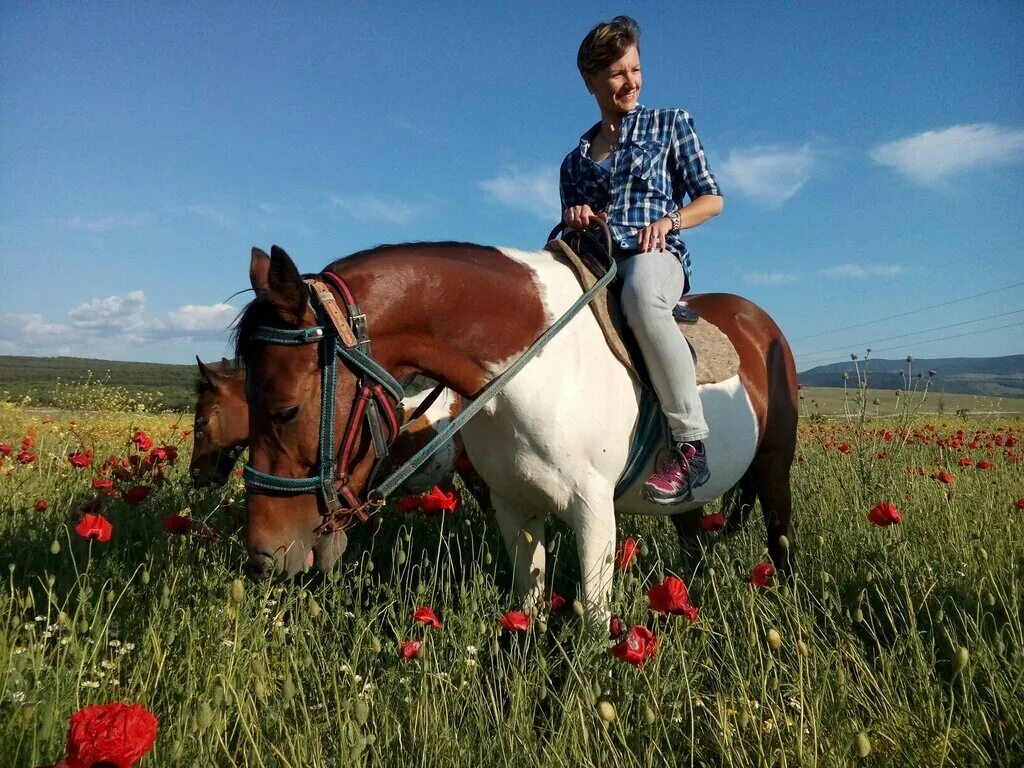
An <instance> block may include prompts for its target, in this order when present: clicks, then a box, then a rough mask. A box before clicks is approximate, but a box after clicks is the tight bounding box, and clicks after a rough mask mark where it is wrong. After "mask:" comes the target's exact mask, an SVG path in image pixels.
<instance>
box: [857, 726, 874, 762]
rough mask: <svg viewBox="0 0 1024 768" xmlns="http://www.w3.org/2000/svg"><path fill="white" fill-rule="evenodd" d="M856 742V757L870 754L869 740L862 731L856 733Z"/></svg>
mask: <svg viewBox="0 0 1024 768" xmlns="http://www.w3.org/2000/svg"><path fill="white" fill-rule="evenodd" d="M856 742H857V743H856V747H857V757H860V758H865V757H867V756H868V755H870V754H871V740H870V739H869V738H868V735H867V734H866V733H864V731H861V732H860V733H858V734H857V739H856Z"/></svg>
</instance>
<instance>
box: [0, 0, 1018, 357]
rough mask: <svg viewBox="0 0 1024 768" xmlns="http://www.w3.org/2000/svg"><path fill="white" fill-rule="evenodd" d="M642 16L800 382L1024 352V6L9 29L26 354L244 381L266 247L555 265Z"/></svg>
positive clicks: (698, 238) (242, 14) (8, 326)
mask: <svg viewBox="0 0 1024 768" xmlns="http://www.w3.org/2000/svg"><path fill="white" fill-rule="evenodd" d="M618 13H631V14H632V15H633V16H635V18H636V19H637V21H638V22H639V23H640V26H641V29H642V36H641V45H640V51H641V61H642V66H643V70H644V86H643V90H642V92H641V95H640V101H641V103H643V104H644V105H646V106H648V107H659V108H668V107H681V108H684V109H686V110H687V111H688V112H689V113H690V114H691V115H692V116H693V118H694V122H695V126H696V130H697V133H698V135H699V136H700V138H701V141H702V142H703V144H704V147H705V151H706V154H707V157H708V158H709V160H710V163H711V167H712V169H713V171H714V172H715V174H716V176H717V177H718V179H719V181H720V183H721V186H722V189H723V194H724V196H725V210H724V212H723V213H722V215H721V216H719V217H717V218H716V219H713V220H712V221H710V222H708V223H706V224H704V225H702V226H701V227H699V228H698V229H695V230H690V231H688V232H687V235H686V240H687V244H688V247H689V248H690V251H691V253H692V260H693V267H694V272H693V275H692V284H693V290H694V291H696V292H709V291H725V292H732V293H738V294H742V295H744V296H746V297H748V298H750V299H751V300H753V301H754V302H756V303H758V304H760V305H761V306H762V307H763V308H765V309H766V310H767V311H768V312H769V313H770V314H771V315H772V316H773V317H774V318H775V319H776V321H777V322H778V323H779V325H780V326H781V328H782V329H783V331H784V332H785V334H786V336H787V337H788V338H789V340H790V343H791V346H792V347H793V349H794V352H795V354H796V357H797V365H798V368H799V369H801V370H803V369H806V368H809V367H812V366H814V365H817V364H821V363H828V362H834V361H836V360H840V359H843V358H846V357H848V355H849V354H850V353H851V352H858V353H859V354H860V355H862V356H863V354H864V350H865V349H866V348H869V347H870V348H871V349H872V350H873V351H872V356H875V357H890V358H892V357H896V358H899V357H903V356H905V355H907V354H913V355H914V356H916V357H941V356H990V355H1006V354H1019V353H1022V352H1024V298H1021V297H1022V296H1024V258H1022V255H1024V253H1022V251H1024V248H1022V245H1021V243H1022V241H1024V205H1022V199H1024V195H1022V193H1024V89H1022V88H1021V82H1022V81H1024V46H1021V45H1020V41H1021V40H1022V39H1024V4H1021V3H1020V2H985V3H952V2H949V3H944V2H943V3H935V2H920V3H915V2H910V3H902V4H900V7H898V8H894V7H892V4H890V3H880V2H877V3H876V2H865V3H813V4H812V3H800V4H791V5H790V4H786V5H783V4H774V3H772V4H765V3H729V4H711V3H707V4H705V3H682V4H681V3H671V4H669V3H665V4H662V3H654V2H649V3H642V4H640V3H634V4H630V5H616V4H609V3H604V2H591V3H585V4H584V3H576V2H561V3H557V4H556V3H535V4H532V3H521V4H508V5H500V4H497V3H466V4H456V3H446V2H435V3H429V4H404V3H387V4H380V3H364V2H340V3H322V4H321V3H287V4H285V3H273V4H272V3H265V4H264V3H245V4H234V3H217V4H203V5H199V6H197V5H195V4H188V3H185V4H182V3H159V2H147V3H116V2H109V3H79V4H56V3H53V4H44V3H4V4H2V5H0V354H19V355H76V356H87V357H99V358H106V359H115V360H140V361H155V362H172V363H187V362H189V361H191V360H192V359H193V356H194V355H196V354H199V355H200V356H202V357H203V358H204V359H217V358H219V357H220V356H221V355H222V354H226V353H227V352H228V348H227V344H226V339H227V335H228V334H227V327H228V326H229V324H230V323H231V321H232V319H233V318H234V316H235V314H236V313H237V311H238V309H239V308H240V307H242V306H243V305H244V303H245V302H246V301H247V300H248V298H249V296H247V295H246V294H245V293H241V294H238V295H235V294H236V293H237V292H239V291H244V290H245V289H246V288H248V285H249V281H248V263H249V252H250V249H251V247H252V246H253V245H258V246H260V247H262V248H264V249H265V250H269V248H270V246H271V244H277V245H280V246H281V247H283V248H285V250H287V251H288V252H289V254H290V255H291V256H292V257H293V258H294V259H295V261H296V263H297V264H298V266H299V268H300V269H301V270H303V271H310V272H312V271H317V270H319V269H320V268H321V267H322V266H324V265H326V264H327V263H329V262H331V261H333V260H334V259H336V258H338V257H341V256H344V255H346V254H348V253H352V252H355V251H357V250H361V249H364V248H368V247H372V246H374V245H378V244H381V243H396V242H408V241H423V240H460V241H469V242H477V243H481V244H487V245H498V246H513V247H517V248H526V249H536V248H540V247H541V246H542V245H543V244H544V240H545V237H546V235H547V233H548V231H549V230H550V229H551V227H552V226H554V224H555V223H557V221H558V220H559V218H560V211H559V204H558V188H557V185H558V166H559V164H560V162H561V160H562V158H563V157H564V156H565V154H566V153H568V152H569V151H570V150H571V149H573V148H574V147H575V146H576V144H577V143H578V139H579V136H580V135H581V134H582V133H583V132H584V131H585V130H586V129H588V128H589V127H590V126H591V125H593V123H594V122H596V121H597V119H598V116H599V115H598V111H597V107H596V104H595V102H594V100H593V97H592V96H590V95H589V94H588V93H587V91H586V89H585V88H584V86H583V83H582V81H581V79H580V76H579V73H578V71H577V70H576V66H575V60H576V51H577V48H578V46H579V43H580V41H581V40H582V38H583V36H584V35H585V34H586V33H587V31H588V30H589V29H590V28H591V26H593V25H594V24H595V23H598V22H600V21H607V20H609V19H611V18H612V17H613V16H615V15H616V14H618ZM894 316H896V317H894Z"/></svg>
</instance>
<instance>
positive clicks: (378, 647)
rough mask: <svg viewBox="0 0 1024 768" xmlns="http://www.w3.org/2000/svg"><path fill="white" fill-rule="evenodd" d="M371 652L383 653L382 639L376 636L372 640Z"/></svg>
mask: <svg viewBox="0 0 1024 768" xmlns="http://www.w3.org/2000/svg"><path fill="white" fill-rule="evenodd" d="M370 650H371V651H373V652H374V653H380V651H381V644H380V638H379V637H377V636H376V635H374V636H373V637H371V638H370Z"/></svg>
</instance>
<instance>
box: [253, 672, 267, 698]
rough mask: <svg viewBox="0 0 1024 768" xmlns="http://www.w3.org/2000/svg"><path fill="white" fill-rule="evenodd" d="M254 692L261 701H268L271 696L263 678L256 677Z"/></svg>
mask: <svg viewBox="0 0 1024 768" xmlns="http://www.w3.org/2000/svg"><path fill="white" fill-rule="evenodd" d="M253 693H255V694H256V698H257V699H258V700H260V701H266V700H267V699H268V698H269V697H270V692H269V691H268V690H267V684H266V683H264V682H263V680H262V679H261V678H257V679H256V684H255V685H254V686H253Z"/></svg>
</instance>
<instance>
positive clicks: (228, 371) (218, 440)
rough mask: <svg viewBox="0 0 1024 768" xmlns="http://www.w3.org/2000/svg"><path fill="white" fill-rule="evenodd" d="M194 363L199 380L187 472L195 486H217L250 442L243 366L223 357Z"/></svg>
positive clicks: (228, 473) (229, 473) (222, 481)
mask: <svg viewBox="0 0 1024 768" xmlns="http://www.w3.org/2000/svg"><path fill="white" fill-rule="evenodd" d="M196 363H198V365H199V379H198V380H197V381H196V407H195V425H194V429H193V432H192V436H193V445H192V461H191V463H190V464H189V472H190V473H191V475H192V482H193V484H194V485H195V487H196V488H202V487H207V486H220V485H224V483H225V482H227V479H228V477H230V475H231V470H232V469H234V466H235V462H236V461H237V460H238V456H239V454H240V453H241V452H242V451H243V450H245V446H246V444H247V443H248V441H249V406H248V405H247V404H246V402H245V369H244V368H241V367H237V366H234V365H232V364H231V363H230V362H228V361H227V360H225V359H223V358H222V359H221V361H220V363H219V364H217V365H206V364H205V363H203V361H202V360H200V359H199V357H198V356H197V357H196Z"/></svg>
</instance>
